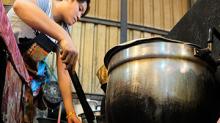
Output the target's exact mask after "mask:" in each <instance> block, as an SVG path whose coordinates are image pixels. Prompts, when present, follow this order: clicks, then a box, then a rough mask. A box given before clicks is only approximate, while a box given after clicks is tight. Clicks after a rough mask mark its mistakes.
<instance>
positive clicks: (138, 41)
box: [104, 37, 200, 68]
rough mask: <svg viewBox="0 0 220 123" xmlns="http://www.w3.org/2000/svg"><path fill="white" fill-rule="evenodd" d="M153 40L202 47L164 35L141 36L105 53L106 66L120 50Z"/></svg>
mask: <svg viewBox="0 0 220 123" xmlns="http://www.w3.org/2000/svg"><path fill="white" fill-rule="evenodd" d="M152 42H173V43H181V44H185V45H190V46H193V47H196V48H198V49H200V47H199V46H198V45H196V44H192V43H188V42H183V41H179V40H173V39H169V38H164V37H154V38H139V39H135V40H131V41H128V42H125V43H122V44H119V45H117V46H115V47H113V48H111V49H110V50H109V51H108V52H107V53H106V55H105V57H104V64H105V67H106V68H108V65H109V62H110V60H111V58H112V57H113V56H114V55H115V54H116V53H118V52H119V51H121V50H123V49H126V48H129V47H132V46H135V45H139V44H143V43H152Z"/></svg>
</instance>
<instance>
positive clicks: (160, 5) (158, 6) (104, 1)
mask: <svg viewBox="0 0 220 123" xmlns="http://www.w3.org/2000/svg"><path fill="white" fill-rule="evenodd" d="M13 1H14V0H3V2H4V3H5V4H11V3H12V2H13ZM193 1H195V0H193ZM191 2H192V1H191V0H128V1H127V3H128V5H127V6H128V23H131V24H138V25H142V26H147V27H153V28H157V29H162V30H166V31H169V30H170V29H171V28H172V27H173V26H174V25H175V24H176V23H177V22H178V21H179V19H180V18H181V17H182V16H183V15H184V14H185V13H186V12H187V10H188V9H189V8H190V5H191ZM120 6H121V5H120V0H91V9H90V12H89V13H88V16H90V17H95V18H102V19H110V20H114V21H120ZM127 32H128V36H127V39H128V40H132V39H136V38H142V37H153V36H157V34H151V33H148V32H140V31H137V30H131V29H128V31H127ZM72 38H73V41H74V42H75V44H76V45H77V48H78V50H79V53H80V56H79V63H78V66H77V72H78V75H79V77H80V80H81V83H82V86H83V89H84V90H85V92H87V93H95V94H102V93H103V92H102V90H101V88H100V84H99V80H98V78H97V77H96V72H97V70H98V68H99V67H101V65H103V64H104V63H103V59H104V56H105V53H106V52H107V51H108V50H109V49H110V48H112V47H113V46H115V45H117V44H119V42H120V28H118V27H111V26H105V25H101V24H94V23H85V22H78V23H76V24H75V25H74V26H73V28H72ZM50 60H51V61H52V62H53V61H54V59H50Z"/></svg>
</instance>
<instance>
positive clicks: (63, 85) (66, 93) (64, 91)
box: [57, 53, 80, 123]
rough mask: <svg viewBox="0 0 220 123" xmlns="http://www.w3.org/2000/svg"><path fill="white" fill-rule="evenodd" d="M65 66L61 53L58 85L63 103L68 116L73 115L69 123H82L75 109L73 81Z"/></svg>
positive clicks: (58, 67)
mask: <svg viewBox="0 0 220 123" xmlns="http://www.w3.org/2000/svg"><path fill="white" fill-rule="evenodd" d="M64 66H65V64H63V63H62V61H61V59H60V57H59V53H57V75H58V83H59V87H60V91H61V95H62V97H63V102H64V106H65V110H66V114H67V115H68V114H69V113H71V116H69V117H68V123H80V120H79V119H78V118H77V116H76V113H75V111H74V107H73V103H72V101H73V99H72V91H71V90H72V89H71V84H72V83H71V82H72V81H71V79H70V76H69V73H68V71H67V70H66V69H64Z"/></svg>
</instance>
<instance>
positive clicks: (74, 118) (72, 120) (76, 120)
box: [67, 115, 81, 123]
mask: <svg viewBox="0 0 220 123" xmlns="http://www.w3.org/2000/svg"><path fill="white" fill-rule="evenodd" d="M67 121H68V123H81V121H80V120H79V118H78V117H77V116H76V115H74V116H71V117H69V118H68V119H67Z"/></svg>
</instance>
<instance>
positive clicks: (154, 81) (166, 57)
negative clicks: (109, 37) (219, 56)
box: [105, 38, 220, 123]
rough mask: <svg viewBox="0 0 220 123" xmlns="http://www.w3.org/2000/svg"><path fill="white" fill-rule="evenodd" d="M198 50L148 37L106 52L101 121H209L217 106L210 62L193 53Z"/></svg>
mask: <svg viewBox="0 0 220 123" xmlns="http://www.w3.org/2000/svg"><path fill="white" fill-rule="evenodd" d="M199 49H200V48H199V47H197V46H195V45H193V44H186V43H183V42H180V41H174V40H170V39H165V38H151V39H140V40H137V41H133V42H130V43H127V44H123V45H119V46H116V47H114V48H112V49H111V50H110V51H108V53H107V54H106V56H105V65H106V67H107V68H108V70H109V82H108V86H107V93H106V117H107V122H108V123H215V122H216V121H217V117H218V109H219V105H220V103H219V102H218V100H219V97H218V96H217V94H218V92H217V91H218V88H217V87H218V84H217V83H216V82H215V80H214V73H215V66H212V65H213V64H211V63H209V62H207V61H211V60H207V61H206V60H204V59H201V58H200V57H197V56H195V53H196V51H197V50H199ZM218 103H219V104H218Z"/></svg>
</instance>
